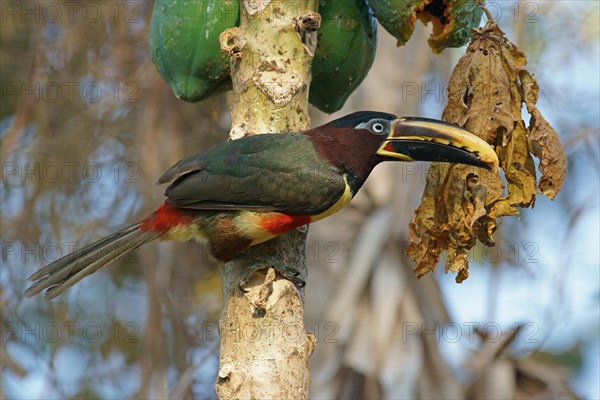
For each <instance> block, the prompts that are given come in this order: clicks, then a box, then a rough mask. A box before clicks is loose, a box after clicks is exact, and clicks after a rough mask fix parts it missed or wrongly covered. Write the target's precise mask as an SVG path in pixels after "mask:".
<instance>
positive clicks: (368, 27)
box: [309, 0, 377, 114]
mask: <svg viewBox="0 0 600 400" xmlns="http://www.w3.org/2000/svg"><path fill="white" fill-rule="evenodd" d="M319 14H321V27H320V28H319V30H318V43H317V49H316V51H315V56H314V58H313V62H312V67H311V72H312V82H311V85H310V92H309V101H310V103H311V104H312V105H314V106H315V107H317V108H318V109H319V110H321V111H324V112H326V113H330V114H331V113H332V112H334V111H337V110H339V109H340V108H342V106H343V105H344V103H345V102H346V100H347V99H348V97H349V96H350V94H351V93H352V92H353V91H354V89H356V88H357V87H358V85H360V83H361V82H362V81H363V79H364V78H365V77H366V76H367V74H368V72H369V70H370V69H371V65H372V64H373V60H374V59H375V50H376V48H377V22H376V21H375V18H374V17H373V14H372V12H371V10H370V8H369V5H368V4H367V2H366V0H341V1H340V0H337V1H336V0H321V1H320V2H319Z"/></svg>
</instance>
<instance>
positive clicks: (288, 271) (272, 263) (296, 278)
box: [239, 258, 306, 292]
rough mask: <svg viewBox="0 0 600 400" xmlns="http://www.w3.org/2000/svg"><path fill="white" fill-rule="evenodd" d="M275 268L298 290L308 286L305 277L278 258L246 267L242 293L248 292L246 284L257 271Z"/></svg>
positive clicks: (241, 287)
mask: <svg viewBox="0 0 600 400" xmlns="http://www.w3.org/2000/svg"><path fill="white" fill-rule="evenodd" d="M268 268H273V269H275V271H276V272H278V273H279V274H280V275H281V276H283V277H284V278H285V279H287V280H289V281H290V282H292V283H293V284H294V286H296V288H298V289H301V288H303V287H304V286H305V285H306V281H305V280H304V279H305V278H304V276H302V274H301V273H300V272H299V271H298V270H296V269H295V268H291V267H289V266H287V265H286V264H285V263H283V262H281V261H280V260H278V259H276V258H269V259H267V260H260V262H258V261H257V262H250V263H249V265H248V266H247V267H246V269H245V271H244V273H243V275H242V279H241V280H240V285H239V288H240V290H241V291H242V292H246V289H245V287H246V284H247V282H248V279H249V278H250V276H252V274H253V273H254V272H256V271H260V270H263V269H268Z"/></svg>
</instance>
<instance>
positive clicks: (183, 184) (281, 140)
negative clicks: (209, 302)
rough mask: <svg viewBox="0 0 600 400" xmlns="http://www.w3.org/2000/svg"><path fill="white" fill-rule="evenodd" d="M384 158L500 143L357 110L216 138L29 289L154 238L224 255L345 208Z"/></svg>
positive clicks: (48, 288) (58, 285) (58, 289)
mask: <svg viewBox="0 0 600 400" xmlns="http://www.w3.org/2000/svg"><path fill="white" fill-rule="evenodd" d="M384 161H442V162H450V163H460V164H466V165H472V166H475V167H480V168H485V169H491V170H494V171H496V170H497V168H498V157H497V155H496V153H495V151H494V149H493V148H492V147H491V146H490V145H489V144H488V143H487V142H485V141H484V140H483V139H481V138H480V137H478V136H477V135H475V134H473V133H471V132H469V131H467V130H465V129H463V128H461V127H459V126H457V125H453V124H450V123H447V122H443V121H438V120H434V119H427V118H419V117H397V116H396V115H394V114H390V113H384V112H377V111H359V112H355V113H352V114H349V115H346V116H344V117H341V118H338V119H335V120H333V121H331V122H329V123H326V124H324V125H322V126H319V127H316V128H313V129H309V130H306V131H303V132H293V133H276V134H274V133H265V134H256V135H251V136H246V137H244V138H241V139H238V140H233V141H228V142H225V143H222V144H218V145H216V146H213V147H211V148H209V149H207V150H204V151H202V152H199V153H196V154H193V155H191V156H189V157H186V158H184V159H182V160H180V161H179V162H177V163H176V164H175V165H173V166H172V167H171V168H169V169H168V170H167V171H166V172H165V173H164V174H163V175H162V176H161V177H160V179H159V181H158V183H159V184H169V185H168V187H167V188H166V191H165V196H166V200H165V202H164V204H163V205H161V206H160V207H158V208H157V209H156V210H155V211H154V212H152V213H150V214H149V215H148V216H146V217H145V218H143V219H141V220H140V221H139V222H137V223H135V224H132V225H130V226H128V227H126V228H124V229H122V230H121V231H118V232H116V233H113V234H112V235H109V236H107V237H105V238H103V239H100V240H98V241H96V242H93V243H91V244H88V245H86V246H84V247H82V248H80V249H78V250H76V251H74V252H72V253H71V254H68V255H65V256H63V257H62V258H59V259H57V260H55V261H53V262H51V263H49V264H48V265H46V266H44V267H42V268H41V269H39V270H38V271H36V272H35V273H33V274H32V275H31V276H30V277H29V278H28V279H29V280H30V281H33V283H32V284H31V286H30V287H29V288H28V289H27V290H26V291H25V296H26V297H31V296H34V295H37V294H39V293H41V292H42V291H45V293H44V296H45V297H46V298H47V299H52V298H55V297H57V296H59V295H60V294H62V293H64V291H65V290H67V289H68V288H70V287H72V286H73V285H74V284H75V283H77V282H79V281H80V280H81V279H83V278H84V277H86V276H88V275H90V274H92V273H94V272H96V271H97V270H98V269H100V268H102V267H104V266H105V265H106V264H108V263H110V262H111V261H114V260H117V259H119V258H121V257H124V256H126V255H127V254H129V253H130V252H132V251H134V250H136V249H137V248H139V247H140V246H142V245H144V244H146V243H148V242H151V241H153V240H156V239H161V240H179V241H187V240H192V239H195V240H196V241H199V242H204V243H207V244H208V249H209V251H210V253H211V254H212V255H213V256H214V257H215V258H216V259H217V260H218V261H220V262H228V261H231V260H233V259H234V258H236V257H238V256H240V254H242V253H243V252H244V251H245V250H246V249H247V248H248V247H250V246H253V245H257V244H259V243H263V242H265V241H267V240H270V239H272V238H274V237H277V236H279V235H282V234H285V233H286V232H289V231H291V230H293V229H295V228H298V227H300V226H303V225H307V224H310V223H312V222H315V221H318V220H321V219H323V218H326V217H328V216H330V215H332V214H334V213H335V212H337V211H339V210H340V209H342V208H343V207H344V206H346V205H347V204H348V203H349V202H350V201H351V200H352V198H353V197H354V196H355V195H356V194H357V193H358V191H359V190H360V188H361V187H362V185H363V184H364V183H365V181H366V179H367V178H368V176H369V174H370V173H371V171H372V170H373V168H375V167H376V166H377V165H378V164H380V163H381V162H384Z"/></svg>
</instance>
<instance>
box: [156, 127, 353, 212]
mask: <svg viewBox="0 0 600 400" xmlns="http://www.w3.org/2000/svg"><path fill="white" fill-rule="evenodd" d="M168 182H172V183H171V185H169V187H168V188H167V190H166V192H165V195H166V196H167V197H168V199H167V204H170V205H173V206H176V207H182V208H192V209H201V210H260V211H277V212H284V213H289V214H311V215H314V214H318V213H321V212H323V211H325V210H327V209H329V208H330V207H331V206H332V205H333V204H335V202H336V201H337V200H338V199H339V198H340V197H341V196H342V194H343V193H344V190H345V188H346V183H345V181H344V179H343V177H342V176H341V175H340V173H339V172H338V171H337V170H336V169H335V167H334V166H332V165H331V164H329V163H328V162H326V161H325V160H323V159H321V158H320V157H319V156H318V154H317V152H316V150H315V148H314V146H313V144H312V142H311V141H310V139H309V138H308V137H307V136H305V135H303V134H301V133H289V134H264V135H255V136H251V137H247V138H243V139H240V140H235V141H231V142H228V143H224V144H222V145H218V146H215V147H212V148H210V149H208V150H206V151H204V152H201V153H198V154H194V155H192V156H190V157H187V158H185V159H183V160H181V161H179V162H178V163H177V164H175V165H174V166H173V167H171V168H170V169H169V170H168V171H166V172H165V173H164V174H163V176H162V177H161V178H160V180H159V183H168Z"/></svg>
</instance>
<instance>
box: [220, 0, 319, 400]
mask: <svg viewBox="0 0 600 400" xmlns="http://www.w3.org/2000/svg"><path fill="white" fill-rule="evenodd" d="M317 3H318V2H317V1H316V0H298V1H294V2H289V1H276V0H273V1H269V0H262V1H259V0H254V1H250V0H244V1H241V4H240V26H239V28H232V29H228V30H226V31H225V32H223V33H222V35H221V47H222V48H223V49H224V50H225V51H228V52H229V54H230V56H231V77H232V80H233V90H234V103H233V106H232V111H231V117H232V129H231V133H230V137H231V139H238V138H240V137H243V136H245V135H251V134H260V133H270V132H272V133H278V132H294V131H301V130H305V129H307V128H309V125H310V121H309V116H308V88H309V86H310V65H311V61H312V58H313V55H314V50H315V47H316V29H317V28H318V26H319V24H320V17H319V15H318V14H317V12H316V11H317ZM305 237H306V229H303V230H297V231H294V232H291V233H289V234H287V235H285V236H282V237H279V238H277V239H274V240H271V241H269V242H267V243H265V244H262V245H259V246H255V247H252V248H251V249H250V250H249V251H247V253H246V254H245V255H244V256H243V257H242V258H240V259H236V260H235V261H233V262H230V263H228V264H226V265H225V266H224V267H223V268H222V274H221V276H222V280H223V295H224V296H223V297H224V306H223V313H222V315H221V320H220V322H219V329H220V335H221V349H220V360H219V363H220V364H219V372H218V377H217V382H216V391H217V395H218V396H219V397H220V398H221V399H225V398H226V399H230V398H244V399H251V398H252V399H254V398H285V399H291V398H300V399H301V398H307V397H308V389H309V384H310V372H309V358H310V355H311V354H312V352H313V350H314V346H315V342H314V337H313V336H312V335H310V334H307V333H306V331H305V329H304V309H303V298H302V296H303V290H302V289H298V288H297V287H296V285H295V284H294V283H293V282H291V281H289V280H287V279H285V278H283V276H281V275H280V274H279V273H275V270H274V269H273V268H271V267H272V266H274V265H275V266H278V267H279V268H282V267H283V268H285V270H286V271H287V272H288V273H289V274H291V275H296V276H297V277H299V278H300V279H302V278H305V277H306V274H307V271H306V263H305ZM258 269H261V270H260V271H258V272H254V273H253V274H252V275H251V276H250V277H248V278H247V279H246V280H245V281H244V278H245V274H247V272H248V271H253V270H258ZM242 289H243V290H242Z"/></svg>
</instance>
